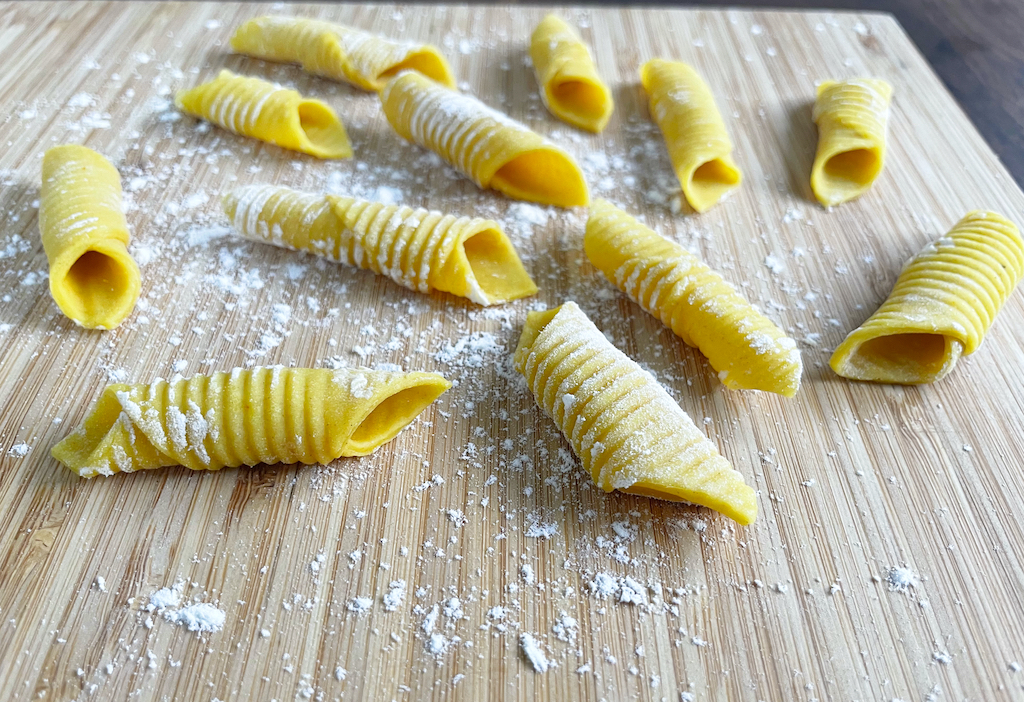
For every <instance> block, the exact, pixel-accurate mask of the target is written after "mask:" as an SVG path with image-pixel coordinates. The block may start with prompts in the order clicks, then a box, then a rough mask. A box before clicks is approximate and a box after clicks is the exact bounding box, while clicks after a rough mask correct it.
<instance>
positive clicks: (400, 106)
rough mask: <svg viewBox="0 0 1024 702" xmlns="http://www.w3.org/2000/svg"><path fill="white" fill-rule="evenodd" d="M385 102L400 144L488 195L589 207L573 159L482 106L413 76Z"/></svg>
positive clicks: (386, 94) (396, 82)
mask: <svg viewBox="0 0 1024 702" xmlns="http://www.w3.org/2000/svg"><path fill="white" fill-rule="evenodd" d="M380 99H381V104H382V105H383V107H384V114H385V116H386V117H387V118H388V122H389V123H390V124H391V126H392V127H394V129H395V131H396V132H398V134H399V136H401V137H402V138H403V139H405V140H407V141H411V142H414V143H416V144H419V145H420V146H422V147H425V148H428V149H430V150H432V151H434V152H435V153H437V154H438V155H439V156H440V157H441V158H443V159H444V160H445V161H447V162H448V163H449V164H450V165H451V166H453V167H454V168H456V169H458V170H459V171H460V172H461V173H463V174H464V175H466V176H467V177H469V178H470V179H471V180H472V181H473V182H474V183H476V184H477V185H478V186H480V187H481V188H492V189H494V190H497V191H498V192H501V193H504V194H505V195H508V196H509V197H511V198H514V199H516V200H529V201H531V202H539V203H541V204H544V205H557V206H559V207H576V206H583V205H586V204H587V203H588V202H589V201H590V196H589V194H588V192H587V184H586V181H585V180H584V178H583V172H582V171H580V167H579V166H578V165H576V162H575V161H573V159H572V157H571V156H569V154H567V153H566V152H565V151H563V150H562V149H561V148H560V147H558V146H556V145H555V144H553V143H552V142H550V141H548V140H547V139H545V138H544V137H542V136H540V135H539V134H536V133H534V132H532V131H530V129H528V128H527V127H526V126H524V125H522V124H520V123H519V122H516V121H515V120H513V119H511V118H509V117H508V116H506V115H504V114H502V113H500V112H498V111H497V110H495V109H493V108H490V107H488V106H487V105H485V104H484V103H482V102H480V101H479V100H477V99H476V98H473V97H470V96H468V95H462V94H461V93H457V92H455V91H454V90H449V89H448V88H445V87H443V86H441V85H438V84H437V83H435V82H433V81H431V80H429V79H428V78H424V77H423V76H422V75H420V74H418V73H414V72H412V71H406V72H404V73H402V74H400V75H399V76H398V77H396V78H393V79H392V80H391V81H390V82H389V83H388V84H387V85H386V86H385V87H384V89H383V90H382V91H381V93H380Z"/></svg>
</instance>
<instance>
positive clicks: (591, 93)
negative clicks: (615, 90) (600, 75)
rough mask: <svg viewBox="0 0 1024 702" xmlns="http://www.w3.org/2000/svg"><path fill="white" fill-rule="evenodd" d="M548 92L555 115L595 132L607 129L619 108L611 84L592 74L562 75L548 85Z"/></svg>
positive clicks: (550, 108) (552, 111)
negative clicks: (610, 87)
mask: <svg viewBox="0 0 1024 702" xmlns="http://www.w3.org/2000/svg"><path fill="white" fill-rule="evenodd" d="M544 95H545V97H546V98H547V100H546V102H547V105H548V109H549V110H551V113H552V114H553V115H555V117H558V118H559V119H560V120H562V121H564V122H568V123H569V124H571V125H573V126H574V127H579V128H580V129H586V130H587V131H589V132H594V133H595V134H598V133H600V132H601V131H602V130H604V128H605V127H606V126H607V125H608V120H610V119H611V117H612V111H613V110H614V109H615V102H614V101H613V100H612V93H611V91H610V90H609V89H608V86H606V85H605V84H604V83H602V82H601V81H600V80H596V79H595V78H593V77H591V76H569V75H564V76H559V77H558V78H556V79H555V80H552V81H550V82H549V83H548V84H547V85H545V86H544Z"/></svg>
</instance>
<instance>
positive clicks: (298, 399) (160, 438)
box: [51, 366, 451, 478]
mask: <svg viewBox="0 0 1024 702" xmlns="http://www.w3.org/2000/svg"><path fill="white" fill-rule="evenodd" d="M449 387H451V383H449V382H448V381H447V380H445V379H444V378H443V377H441V376H440V375H437V374H436V373H386V372H383V371H372V370H367V369H343V370H325V369H310V368H283V367H281V366H274V367H269V368H252V369H248V370H243V369H241V368H236V369H234V370H232V371H231V372H228V373H224V372H222V373H214V374H212V375H209V376H207V375H197V376H194V377H192V378H188V379H179V380H174V381H172V382H170V383H168V382H167V381H165V380H157V381H156V382H154V383H152V384H149V385H125V384H118V385H108V386H107V387H106V389H105V390H104V391H103V393H102V394H101V395H100V397H99V399H98V400H97V401H96V403H95V405H93V407H92V408H91V409H90V410H89V413H88V414H87V415H86V418H85V421H84V422H83V423H82V425H81V426H80V427H78V428H77V429H76V430H75V431H74V432H73V433H72V434H70V435H69V436H68V437H67V438H65V439H64V440H63V441H61V442H60V443H58V444H57V445H56V446H54V447H53V449H52V451H51V453H52V455H53V457H54V458H55V459H57V460H58V461H60V462H61V463H63V464H64V465H65V466H67V467H68V468H69V469H70V470H72V471H73V472H75V473H77V474H78V475H80V476H81V477H83V478H91V477H94V476H96V475H113V474H114V473H120V472H125V473H130V472H133V471H137V470H150V469H153V468H162V467H165V466H178V465H180V466H185V467H186V468H191V469H192V470H220V469H221V468H234V467H237V466H243V465H244V466H255V465H257V464H260V463H306V464H309V463H330V462H331V461H333V460H334V459H336V458H339V457H342V456H365V455H367V454H370V453H372V452H373V451H374V450H376V449H377V447H379V446H380V445H382V444H384V443H386V442H388V441H390V440H391V439H393V438H394V437H395V436H397V435H398V433H399V432H400V431H402V429H404V428H405V427H406V426H408V425H409V424H410V423H411V422H412V421H413V420H414V419H415V418H416V417H417V416H419V414H420V413H421V412H422V411H423V410H424V409H425V408H426V407H427V406H428V405H429V404H431V403H432V402H433V401H434V400H436V399H437V398H438V397H439V396H440V395H441V394H442V393H443V392H445V391H446V390H447V389H448V388H449Z"/></svg>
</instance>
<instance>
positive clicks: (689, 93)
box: [640, 59, 742, 212]
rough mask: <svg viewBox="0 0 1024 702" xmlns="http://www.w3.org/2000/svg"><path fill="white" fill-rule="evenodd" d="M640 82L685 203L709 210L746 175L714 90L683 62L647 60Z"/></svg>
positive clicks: (641, 68)
mask: <svg viewBox="0 0 1024 702" xmlns="http://www.w3.org/2000/svg"><path fill="white" fill-rule="evenodd" d="M640 80H641V82H642V83H643V86H644V89H645V90H646V91H647V95H648V96H649V97H650V109H651V116H652V117H654V121H655V122H657V124H658V127H659V128H660V129H661V133H662V134H663V135H664V137H665V143H666V144H667V145H668V155H669V158H670V159H672V167H673V168H675V171H676V177H677V178H679V184H680V185H681V186H682V188H683V195H684V196H685V197H686V201H687V202H689V203H690V207H692V208H693V209H695V210H696V211H697V212H704V211H705V210H708V209H710V208H711V207H712V206H713V205H714V204H716V203H717V202H719V201H720V200H721V199H722V198H723V197H725V196H726V195H728V194H729V193H730V192H731V191H732V190H734V189H736V188H738V187H739V185H740V181H741V179H742V174H741V173H740V170H739V168H738V167H737V166H736V163H735V162H734V161H733V160H732V141H731V140H730V139H729V133H728V132H727V131H726V129H725V122H723V121H722V115H721V114H720V113H719V112H718V107H717V106H716V105H715V98H714V96H713V95H712V94H711V90H710V89H709V88H708V86H707V84H706V83H705V82H704V81H703V80H701V77H700V76H699V75H697V72H696V71H694V70H693V69H692V68H691V67H690V66H688V65H687V64H685V63H682V62H680V61H665V60H664V59H654V60H652V61H648V62H647V63H645V64H644V65H643V66H641V67H640Z"/></svg>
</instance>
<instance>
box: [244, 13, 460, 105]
mask: <svg viewBox="0 0 1024 702" xmlns="http://www.w3.org/2000/svg"><path fill="white" fill-rule="evenodd" d="M231 48H232V49H234V50H235V51H236V52H238V53H240V54H246V55H248V56H255V57H256V58H260V59H264V60H266V61H279V62H284V63H298V64H301V65H302V68H303V69H304V70H306V71H308V72H309V73H312V74H314V75H318V76H321V77H323V78H330V79H331V80H337V81H343V82H345V83H351V84H352V85H354V86H356V87H359V88H362V89H363V90H375V91H376V90H380V89H381V88H382V87H383V86H384V83H385V82H387V79H388V78H389V77H391V76H393V75H395V74H397V73H399V72H400V71H404V70H412V71H417V72H419V73H422V74H423V75H425V76H426V77H427V78H430V79H432V80H435V81H437V82H438V83H442V84H444V85H447V86H449V87H453V88H454V87H455V78H454V77H453V76H452V69H451V67H450V66H449V65H448V61H446V60H445V58H444V56H442V55H441V52H440V51H438V49H437V47H435V46H432V45H430V44H416V43H409V42H397V41H392V40H391V39H387V38H385V37H382V36H379V35H377V34H372V33H370V32H365V31H363V30H361V29H355V28H354V27H346V26H344V25H341V24H335V23H333V22H324V21H322V20H315V19H308V18H305V17H285V16H280V15H269V16H265V17H257V18H255V19H251V20H249V21H248V22H246V23H244V24H243V25H242V26H240V27H239V28H238V29H237V30H235V34H234V36H233V37H231Z"/></svg>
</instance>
